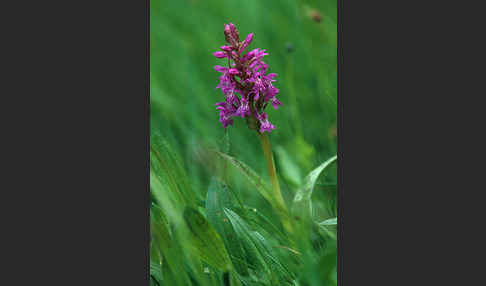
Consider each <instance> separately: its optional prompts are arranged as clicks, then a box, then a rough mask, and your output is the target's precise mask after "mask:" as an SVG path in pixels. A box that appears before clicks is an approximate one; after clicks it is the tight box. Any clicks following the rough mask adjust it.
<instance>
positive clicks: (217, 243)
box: [184, 207, 231, 271]
mask: <svg viewBox="0 0 486 286" xmlns="http://www.w3.org/2000/svg"><path fill="white" fill-rule="evenodd" d="M184 221H185V222H186V225H187V227H188V229H189V236H190V244H189V245H188V247H189V248H190V249H191V250H192V251H193V253H194V254H195V255H197V256H198V257H199V258H200V259H201V260H203V261H205V262H206V263H208V264H209V265H211V266H213V267H215V268H218V269H219V270H222V271H227V270H230V269H231V261H230V259H229V256H228V253H227V252H226V248H225V247H224V243H223V240H222V239H221V237H220V236H219V234H218V233H217V232H216V230H215V229H214V227H213V226H211V225H210V224H209V223H208V221H207V220H206V219H205V218H204V217H203V216H202V215H201V214H200V213H199V212H198V211H197V210H195V209H193V208H191V207H186V208H185V209H184Z"/></svg>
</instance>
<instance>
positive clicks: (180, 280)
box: [150, 204, 189, 285]
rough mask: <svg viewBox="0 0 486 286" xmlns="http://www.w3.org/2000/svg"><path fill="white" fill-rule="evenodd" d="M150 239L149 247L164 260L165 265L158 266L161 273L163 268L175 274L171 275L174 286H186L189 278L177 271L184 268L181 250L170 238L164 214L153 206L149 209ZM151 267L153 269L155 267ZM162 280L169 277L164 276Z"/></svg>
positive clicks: (184, 273) (152, 258)
mask: <svg viewBox="0 0 486 286" xmlns="http://www.w3.org/2000/svg"><path fill="white" fill-rule="evenodd" d="M150 237H151V245H152V246H153V247H154V248H156V249H157V250H159V253H160V254H162V255H163V257H164V258H165V261H164V262H166V263H164V265H163V267H162V266H161V265H160V264H159V266H160V268H161V269H162V271H163V270H164V268H168V270H169V271H168V272H166V273H172V274H174V273H176V274H177V275H171V276H172V277H171V278H173V279H174V281H175V282H176V283H175V285H188V282H189V278H188V277H187V274H186V272H184V271H183V272H179V269H182V268H183V267H184V261H183V257H182V256H181V255H180V254H181V253H182V249H181V247H180V245H179V244H178V243H177V242H176V241H174V239H173V238H172V234H171V232H170V230H169V227H168V224H167V220H166V218H165V214H164V212H163V211H162V209H160V208H159V207H158V206H156V205H155V204H152V206H151V207H150ZM154 259H155V257H151V260H154ZM151 265H152V264H151ZM153 266H154V267H155V265H153ZM161 276H162V275H161ZM164 278H169V277H166V276H164Z"/></svg>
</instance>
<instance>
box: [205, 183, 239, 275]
mask: <svg viewBox="0 0 486 286" xmlns="http://www.w3.org/2000/svg"><path fill="white" fill-rule="evenodd" d="M232 207H233V204H232V202H231V197H230V191H229V190H228V188H227V187H226V185H224V184H223V183H222V182H221V181H219V180H218V179H216V178H215V177H212V178H211V183H210V185H209V189H208V192H207V194H206V217H207V219H208V221H209V222H210V223H211V224H212V225H213V226H214V228H215V229H216V231H217V232H218V233H219V235H220V236H221V238H222V239H223V242H224V245H225V247H226V249H227V250H228V253H229V255H230V257H231V261H232V262H233V265H234V266H235V269H236V271H237V272H238V273H239V274H241V275H245V276H247V275H248V270H247V268H246V264H247V262H246V258H245V253H244V250H243V247H242V246H241V243H240V241H239V240H238V239H237V236H236V233H235V231H234V230H233V227H232V226H231V224H230V222H229V220H228V218H227V216H226V214H225V213H224V208H232Z"/></svg>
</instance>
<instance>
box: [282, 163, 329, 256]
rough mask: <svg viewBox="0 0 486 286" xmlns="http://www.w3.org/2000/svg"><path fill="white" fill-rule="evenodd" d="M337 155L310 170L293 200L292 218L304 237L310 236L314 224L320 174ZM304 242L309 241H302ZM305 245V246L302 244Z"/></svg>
mask: <svg viewBox="0 0 486 286" xmlns="http://www.w3.org/2000/svg"><path fill="white" fill-rule="evenodd" d="M336 159H337V156H333V157H331V158H330V159H328V160H327V161H325V162H324V163H322V164H321V165H320V166H319V167H317V168H315V169H314V170H313V171H312V172H310V173H309V174H308V175H307V176H306V177H305V179H304V184H303V185H302V187H301V188H299V189H298V190H297V193H296V194H295V197H294V200H293V202H292V208H291V213H292V218H293V219H294V221H295V223H294V225H295V226H296V233H299V234H300V235H302V236H303V237H308V236H309V234H310V229H311V228H312V225H313V224H314V222H313V220H312V201H311V197H312V192H313V190H314V186H315V184H316V181H317V179H318V178H319V175H320V174H321V173H322V172H323V171H324V170H325V169H326V168H328V167H329V166H330V165H331V164H332V163H333V162H335V161H336ZM302 243H303V244H307V243H308V242H306V241H302ZM301 247H303V246H301Z"/></svg>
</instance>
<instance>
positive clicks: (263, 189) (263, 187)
mask: <svg viewBox="0 0 486 286" xmlns="http://www.w3.org/2000/svg"><path fill="white" fill-rule="evenodd" d="M214 153H215V154H216V155H218V156H219V157H220V158H222V159H223V160H225V161H227V162H229V163H231V165H232V166H234V167H235V168H236V169H237V170H238V171H239V172H240V173H241V174H242V175H243V176H244V177H245V178H246V179H247V180H248V182H250V183H251V184H252V185H253V186H254V187H255V188H256V190H257V191H258V193H259V194H260V195H262V197H264V198H265V199H266V200H267V201H268V202H269V203H270V204H271V205H272V206H275V207H276V206H277V205H278V204H276V202H275V199H274V198H273V196H272V191H271V188H270V186H269V185H268V184H267V183H266V182H265V181H264V180H263V179H262V178H261V177H260V176H259V175H258V174H257V173H256V172H255V171H253V169H251V168H250V167H248V166H247V165H246V164H245V163H243V162H241V161H239V160H238V159H236V158H234V157H232V156H229V155H228V154H224V153H222V152H218V151H214Z"/></svg>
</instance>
